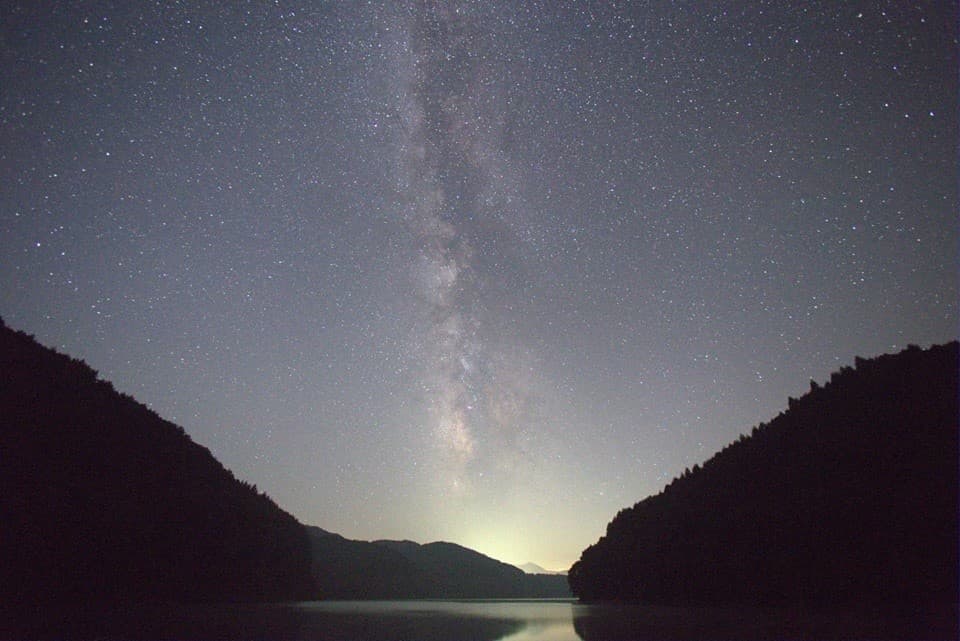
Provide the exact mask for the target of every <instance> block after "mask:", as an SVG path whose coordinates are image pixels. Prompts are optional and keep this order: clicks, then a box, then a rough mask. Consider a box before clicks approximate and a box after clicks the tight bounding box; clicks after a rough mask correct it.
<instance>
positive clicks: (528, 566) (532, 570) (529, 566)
mask: <svg viewBox="0 0 960 641" xmlns="http://www.w3.org/2000/svg"><path fill="white" fill-rule="evenodd" d="M517 567H518V568H520V569H521V570H523V571H524V572H526V573H527V574H555V575H565V574H566V572H563V571H562V570H546V569H544V568H543V567H542V566H539V565H537V564H536V563H531V562H528V563H524V564H522V565H518V566H517Z"/></svg>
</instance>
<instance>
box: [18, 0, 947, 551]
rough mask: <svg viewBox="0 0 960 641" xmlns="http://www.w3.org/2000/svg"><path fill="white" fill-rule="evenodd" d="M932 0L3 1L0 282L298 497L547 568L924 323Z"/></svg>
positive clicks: (377, 527)
mask: <svg viewBox="0 0 960 641" xmlns="http://www.w3.org/2000/svg"><path fill="white" fill-rule="evenodd" d="M956 24H957V15H956V3H953V2H928V3H923V4H919V5H914V4H907V3H902V2H892V1H891V2H883V1H873V2H865V3H859V4H858V5H856V6H852V5H849V4H848V3H835V2H802V3H800V2H793V1H787V0H783V1H779V0H771V1H764V2H750V3H746V2H744V3H732V2H670V3H666V2H607V1H603V2H599V1H598V2H588V1H583V2H495V1H494V2H468V1H462V2H452V1H451V2H441V1H435V2H369V3H368V2H364V3H360V2H306V1H297V0H290V1H284V0H280V1H278V2H273V3H236V2H221V1H219V0H218V1H213V0H193V1H190V0H188V1H186V2H173V1H170V2H166V1H163V0H161V1H159V2H153V3H129V2H119V1H113V0H91V1H90V2H84V3H61V2H52V1H50V2H44V1H42V0H40V1H34V2H7V3H4V6H3V8H2V9H0V43H2V46H0V86H2V88H3V90H2V91H0V184H2V185H3V188H2V189H0V314H2V316H3V318H4V320H5V322H6V323H7V324H9V325H11V326H13V327H15V328H18V329H22V330H25V331H27V332H29V333H32V334H35V335H36V337H37V338H38V339H39V340H40V341H42V342H43V343H45V344H48V345H50V346H53V347H56V348H57V349H60V350H62V351H65V352H67V353H69V354H71V355H73V356H75V357H78V358H82V359H84V360H85V361H87V362H88V363H89V364H90V365H91V366H92V367H94V368H95V369H97V370H98V371H99V372H100V375H101V376H103V377H104V378H107V379H109V380H111V381H112V382H113V383H114V385H115V387H116V388H117V389H119V390H121V391H123V392H126V393H129V394H131V395H133V396H134V397H136V398H137V399H138V400H140V401H142V402H144V403H146V404H148V405H149V406H150V407H151V408H153V409H154V410H156V411H157V412H158V413H159V414H160V415H161V416H163V417H165V418H168V419H170V420H172V421H175V422H177V423H179V424H181V425H182V426H183V427H184V428H185V429H186V431H187V432H188V433H189V434H191V435H192V437H193V438H194V439H195V440H196V441H198V442H199V443H201V444H203V445H204V446H206V447H209V448H210V450H211V451H212V452H213V453H214V455H215V456H217V457H218V458H219V459H220V460H221V461H223V462H224V464H225V465H226V466H227V467H229V468H230V469H232V470H233V471H234V472H235V473H236V475H237V476H239V477H240V478H243V479H245V480H247V481H249V482H251V483H256V484H257V486H258V487H259V488H261V489H263V490H265V491H266V492H267V493H268V494H269V495H270V496H271V497H273V498H274V499H275V500H276V501H277V502H278V503H279V504H280V505H282V506H283V507H285V508H286V509H288V510H289V511H291V512H292V513H293V514H295V515H296V516H297V517H298V518H299V519H301V520H302V521H304V522H307V523H311V524H316V525H319V526H321V527H323V528H325V529H327V530H331V531H335V532H338V533H341V534H343V535H345V536H348V537H352V538H360V539H376V538H395V539H403V538H407V539H413V540H417V541H421V542H426V541H431V540H438V539H445V540H450V541H454V542H457V543H460V544H463V545H467V546H470V547H473V548H476V549H478V550H480V551H482V552H484V553H487V554H489V555H491V556H494V557H496V558H500V559H503V560H505V561H510V562H516V563H523V562H527V561H534V562H536V563H538V564H540V565H541V566H544V567H551V568H552V567H555V568H561V567H563V566H568V565H569V564H570V563H571V562H573V561H574V560H575V559H576V558H577V557H578V556H579V553H580V551H581V550H582V549H583V548H584V547H586V546H587V545H589V544H591V543H592V542H594V541H595V540H596V538H597V537H599V536H600V535H601V534H602V533H603V530H604V527H605V525H606V523H607V522H608V521H609V520H610V518H611V517H612V516H613V515H614V514H616V512H617V511H618V510H620V509H622V508H623V507H625V506H628V505H632V504H633V503H635V502H636V501H638V500H640V499H642V498H643V497H645V496H647V495H649V494H651V493H655V492H658V491H659V490H660V489H661V488H662V487H663V486H664V485H665V484H667V483H668V482H669V481H670V480H671V479H672V478H673V477H674V476H676V475H678V474H682V473H683V470H684V469H685V468H686V467H692V466H693V465H694V464H696V463H698V462H702V461H703V460H704V459H706V458H707V457H709V456H710V455H711V454H712V453H713V452H714V451H716V450H718V449H720V448H722V447H723V446H724V445H725V444H727V443H729V442H730V441H732V440H735V439H736V438H738V436H739V435H740V434H742V433H745V432H749V431H750V429H751V428H752V427H753V426H754V425H756V424H757V423H759V422H761V421H766V420H769V419H770V418H771V417H773V416H775V415H776V414H777V412H779V411H781V410H782V409H783V408H784V407H785V406H786V403H787V398H788V397H790V396H793V397H797V396H799V395H800V394H802V393H804V391H805V390H807V389H809V385H810V380H811V379H814V380H819V381H823V380H825V379H826V378H827V377H828V376H829V374H830V372H832V371H834V370H837V369H838V368H839V367H841V366H843V365H847V364H850V363H851V362H852V361H853V359H854V357H855V356H857V355H859V356H863V357H868V356H874V355H877V354H881V353H885V352H891V351H898V350H900V349H902V348H904V347H906V345H908V344H910V343H916V344H918V345H922V346H926V345H929V344H931V343H942V342H946V341H948V340H951V339H953V338H955V337H956V332H957V322H958V316H957V302H956V298H957V296H956V293H957V269H956V266H957V251H956V248H957V225H956V212H957V210H958V199H957V181H956V176H957V162H956V142H957V109H956V97H957V95H958V89H957V74H956V70H957V66H958V63H957V35H956Z"/></svg>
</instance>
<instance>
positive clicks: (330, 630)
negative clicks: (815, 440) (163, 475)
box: [0, 600, 958, 641]
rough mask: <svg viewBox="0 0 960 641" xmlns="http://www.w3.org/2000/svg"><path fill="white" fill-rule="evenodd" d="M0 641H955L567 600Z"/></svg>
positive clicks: (884, 624) (291, 613)
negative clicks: (791, 640)
mask: <svg viewBox="0 0 960 641" xmlns="http://www.w3.org/2000/svg"><path fill="white" fill-rule="evenodd" d="M31 613H32V614H33V615H35V616H28V617H26V618H25V620H24V621H22V622H19V621H18V622H11V621H4V620H3V617H0V639H35V640H37V641H48V640H49V641H55V640H56V641H61V640H62V639H65V638H69V639H73V640H75V641H82V640H85V639H90V640H93V639H98V640H100V641H105V640H110V639H126V640H129V641H134V640H141V639H142V640H144V641H147V640H151V641H156V639H178V640H179V641H200V640H203V641H214V640H223V641H226V640H227V639H229V640H232V641H235V640H237V639H270V640H271V641H318V640H323V641H341V640H342V641H362V640H372V641H447V640H460V641H462V640H465V639H470V640H473V641H534V640H537V641H610V640H611V639H618V640H621V641H628V640H630V639H634V640H638V639H644V640H647V641H649V640H650V639H662V640H666V639H671V640H673V641H680V640H684V641H690V640H696V639H719V638H724V639H741V640H747V639H752V640H765V639H786V638H810V639H826V638H844V639H917V638H926V639H956V638H958V636H957V634H956V632H957V606H956V604H955V603H950V604H948V605H947V606H944V607H934V608H932V609H929V610H927V609H916V608H913V607H911V608H899V609H897V608H892V609H891V608H889V607H885V608H884V609H883V610H880V611H877V610H876V609H873V608H870V609H865V610H861V611H846V610H841V611H837V610H835V611H833V612H832V613H830V612H819V613H817V612H810V611H804V610H799V609H795V608H786V609H780V610H759V609H750V608H704V607H701V608H684V607H667V606H653V605H633V606H629V605H622V606H617V605H584V604H580V603H576V602H573V601H569V600H553V601H550V600H546V601H539V600H518V601H311V602H303V603H277V604H233V605H176V604H153V605H147V604H145V605H142V606H130V605H127V606H123V607H105V608H100V609H91V608H90V607H84V606H64V607H62V608H57V607H54V605H53V604H50V607H48V608H38V609H34V610H30V611H28V612H26V613H25V614H27V615H30V614H31Z"/></svg>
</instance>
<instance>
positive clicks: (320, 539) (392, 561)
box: [308, 527, 570, 599]
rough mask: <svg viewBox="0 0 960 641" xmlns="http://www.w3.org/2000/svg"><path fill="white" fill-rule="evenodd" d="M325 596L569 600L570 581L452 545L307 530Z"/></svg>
mask: <svg viewBox="0 0 960 641" xmlns="http://www.w3.org/2000/svg"><path fill="white" fill-rule="evenodd" d="M308 530H309V532H310V540H311V544H312V549H313V555H314V565H313V567H314V575H315V578H316V583H317V589H318V591H319V593H320V595H321V596H322V597H323V598H340V599H413V598H433V599H451V598H462V599H482V598H499V599H503V598H561V597H569V596H570V591H569V588H568V587H567V584H566V580H565V577H562V576H559V577H558V576H550V575H529V574H524V573H523V571H521V570H520V569H518V568H516V567H514V566H512V565H508V564H506V563H502V562H500V561H497V560H494V559H491V558H490V557H487V556H484V555H483V554H480V553H479V552H475V551H474V550H470V549H468V548H465V547H462V546H459V545H455V544H453V543H443V542H437V543H427V544H425V545H420V544H418V543H414V542H412V541H373V542H369V541H353V540H350V539H345V538H343V537H342V536H340V535H338V534H332V533H330V532H326V531H324V530H321V529H320V528H315V527H311V528H308Z"/></svg>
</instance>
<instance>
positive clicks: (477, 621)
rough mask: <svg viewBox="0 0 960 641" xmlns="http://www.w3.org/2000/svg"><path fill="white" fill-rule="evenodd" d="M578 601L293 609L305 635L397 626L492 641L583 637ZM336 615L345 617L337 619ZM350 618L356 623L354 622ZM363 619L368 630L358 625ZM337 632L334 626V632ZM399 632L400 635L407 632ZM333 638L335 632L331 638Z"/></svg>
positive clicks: (391, 630) (389, 632)
mask: <svg viewBox="0 0 960 641" xmlns="http://www.w3.org/2000/svg"><path fill="white" fill-rule="evenodd" d="M573 604H574V602H573V601H572V600H569V599H556V600H463V601H429V600H424V601H316V602H309V603H299V604H296V605H295V606H292V607H293V608H295V609H297V610H299V611H300V612H301V614H302V615H304V616H303V621H304V626H303V627H302V628H301V629H300V632H301V633H303V634H304V637H303V638H304V639H306V638H309V637H310V636H312V634H313V633H316V634H317V635H319V636H320V637H323V636H324V635H325V634H328V633H330V631H329V630H327V629H324V628H326V627H327V626H328V625H330V624H333V627H335V628H337V627H339V628H340V629H342V630H343V631H347V630H348V629H352V630H353V631H354V632H357V633H363V632H364V631H367V632H370V633H372V634H373V636H371V637H370V638H377V637H376V635H378V634H382V635H384V636H382V637H379V638H394V636H395V635H398V630H401V629H402V630H404V633H403V634H408V633H409V634H413V635H415V636H412V637H410V638H420V639H434V638H438V639H439V638H444V637H443V636H442V635H444V634H448V635H449V636H447V637H446V638H451V639H452V638H458V635H460V634H463V635H464V637H466V638H476V639H489V641H579V640H580V637H579V636H578V635H577V633H576V631H575V630H574V627H573V610H572V608H573V607H574V606H573ZM338 617H343V618H342V619H340V620H339V621H337V620H336V618H338ZM351 620H352V623H351ZM361 621H362V622H364V626H365V630H358V629H356V628H355V627H354V624H359V623H360V622H361ZM336 634H337V632H336V631H334V635H336ZM403 634H400V635H398V636H397V638H400V636H403ZM333 638H335V636H334V637H333Z"/></svg>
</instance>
